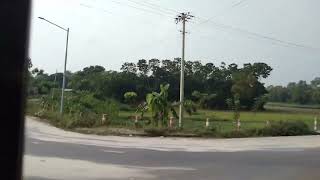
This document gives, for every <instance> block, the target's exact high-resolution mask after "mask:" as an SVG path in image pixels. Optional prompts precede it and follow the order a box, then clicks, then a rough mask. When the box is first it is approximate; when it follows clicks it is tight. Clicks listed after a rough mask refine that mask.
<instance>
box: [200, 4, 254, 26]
mask: <svg viewBox="0 0 320 180" xmlns="http://www.w3.org/2000/svg"><path fill="white" fill-rule="evenodd" d="M247 1H249V0H241V1H239V2H236V3H234V4H232V5H231V6H230V7H227V8H225V9H224V10H223V11H221V13H224V12H225V11H227V10H231V9H232V8H235V7H237V6H240V5H241V4H243V3H245V2H247ZM218 16H221V14H219V15H215V16H212V17H210V18H208V19H206V20H204V21H203V22H200V23H199V24H198V25H202V24H205V23H207V22H209V21H210V20H212V19H215V18H217V17H218Z"/></svg>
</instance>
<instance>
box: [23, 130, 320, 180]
mask: <svg viewBox="0 0 320 180" xmlns="http://www.w3.org/2000/svg"><path fill="white" fill-rule="evenodd" d="M38 128H39V127H38ZM38 128H34V127H27V135H26V142H25V172H24V174H25V179H26V180H62V179H77V180H79V179H90V180H109V179H110V180H119V179H129V180H134V179H139V180H140V179H141V180H144V179H155V180H180V179H181V180H319V179H320V171H319V168H320V148H299V146H298V145H297V147H298V148H292V147H290V148H269V149H265V150H248V151H235V152H221V151H219V152H212V151H208V152H205V151H202V152H190V151H184V150H180V151H179V150H170V151H164V150H152V149H148V148H141V147H139V148H134V145H133V146H132V145H130V146H128V147H125V146H122V147H121V148H120V147H118V148H115V147H108V146H105V145H104V146H99V145H92V144H85V143H82V144H80V143H74V141H73V140H70V142H61V141H60V142H58V141H54V140H41V138H37V137H35V136H31V135H29V134H30V132H33V131H39V129H38ZM48 134H49V135H50V133H49V132H48ZM37 136H40V135H37ZM43 136H45V135H43ZM60 136H63V134H60ZM128 138H129V137H128ZM87 141H90V138H88V140H87ZM101 141H102V140H101ZM110 141H111V140H110ZM178 142H179V140H178V141H177V143H178ZM111 143H112V141H111ZM117 143H118V142H117V141H114V144H117ZM225 143H228V141H226V142H225ZM283 143H284V144H285V143H286V142H283ZM314 143H320V142H319V141H318V142H314Z"/></svg>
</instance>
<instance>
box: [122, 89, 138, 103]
mask: <svg viewBox="0 0 320 180" xmlns="http://www.w3.org/2000/svg"><path fill="white" fill-rule="evenodd" d="M123 97H124V100H125V102H127V103H129V104H134V103H136V101H137V97H138V95H137V93H135V92H126V93H124V95H123Z"/></svg>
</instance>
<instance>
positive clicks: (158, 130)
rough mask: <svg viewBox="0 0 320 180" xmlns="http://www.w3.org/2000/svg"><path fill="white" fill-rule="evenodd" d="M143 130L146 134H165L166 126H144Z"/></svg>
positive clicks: (154, 135) (166, 131) (166, 132)
mask: <svg viewBox="0 0 320 180" xmlns="http://www.w3.org/2000/svg"><path fill="white" fill-rule="evenodd" d="M144 132H145V133H147V135H148V136H152V137H157V136H165V135H167V134H168V129H166V128H153V127H152V128H146V129H144Z"/></svg>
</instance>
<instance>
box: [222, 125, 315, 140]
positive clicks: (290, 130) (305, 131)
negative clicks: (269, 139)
mask: <svg viewBox="0 0 320 180" xmlns="http://www.w3.org/2000/svg"><path fill="white" fill-rule="evenodd" d="M314 134H316V133H315V132H313V131H311V130H310V129H309V127H308V125H307V124H306V123H304V122H302V121H293V122H290V121H280V122H276V123H272V124H271V125H270V126H269V127H265V128H262V129H247V130H240V131H230V132H225V133H222V137H225V138H244V137H258V136H300V135H314Z"/></svg>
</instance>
